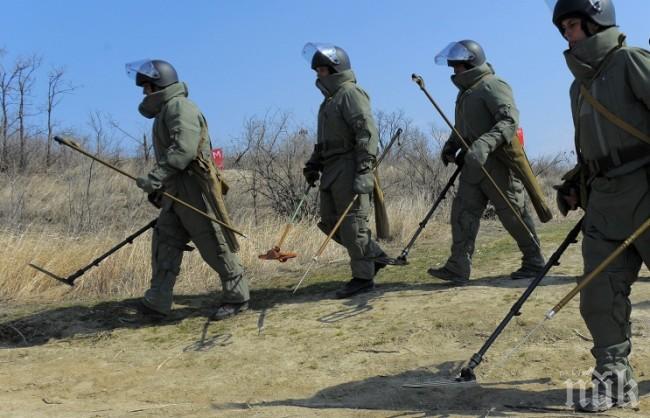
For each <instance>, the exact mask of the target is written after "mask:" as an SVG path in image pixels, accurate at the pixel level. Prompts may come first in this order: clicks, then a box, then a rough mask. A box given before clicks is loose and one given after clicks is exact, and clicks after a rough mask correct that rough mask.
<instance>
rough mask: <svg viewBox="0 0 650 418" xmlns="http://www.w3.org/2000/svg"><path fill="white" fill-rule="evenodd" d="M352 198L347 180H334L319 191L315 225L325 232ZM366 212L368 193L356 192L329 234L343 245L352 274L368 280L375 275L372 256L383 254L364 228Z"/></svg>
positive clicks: (368, 210) (332, 225) (329, 229)
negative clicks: (318, 215) (317, 215)
mask: <svg viewBox="0 0 650 418" xmlns="http://www.w3.org/2000/svg"><path fill="white" fill-rule="evenodd" d="M353 198H354V193H353V192H352V185H351V182H349V184H346V182H343V181H336V182H335V183H334V184H332V185H331V187H330V189H329V190H326V191H322V192H321V222H319V225H318V226H319V228H320V229H321V230H322V231H323V232H325V233H326V234H329V233H330V232H331V231H332V228H333V227H334V225H335V224H336V222H337V220H338V219H339V217H340V216H341V214H342V213H343V211H344V210H345V208H346V207H347V206H348V205H349V203H350V202H351V201H352V199H353ZM369 213H370V195H367V194H363V195H359V197H358V198H357V200H356V202H355V203H354V205H353V206H352V209H351V210H350V211H349V212H348V214H347V215H346V216H345V219H344V220H343V222H342V223H341V225H340V227H339V229H338V231H337V232H336V233H335V234H334V236H333V237H332V238H333V239H334V240H335V241H336V242H337V243H339V244H340V245H342V246H344V247H345V248H346V250H347V252H348V255H349V256H350V268H351V270H352V277H355V278H357V279H363V280H372V278H373V277H374V275H375V264H374V261H373V259H374V258H376V257H379V256H381V255H382V254H384V251H383V250H382V249H381V247H380V246H379V244H377V242H376V241H374V240H373V239H372V236H371V232H370V228H368V216H369Z"/></svg>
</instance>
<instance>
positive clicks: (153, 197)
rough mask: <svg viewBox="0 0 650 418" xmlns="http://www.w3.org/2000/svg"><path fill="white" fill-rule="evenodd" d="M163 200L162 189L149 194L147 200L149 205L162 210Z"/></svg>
mask: <svg viewBox="0 0 650 418" xmlns="http://www.w3.org/2000/svg"><path fill="white" fill-rule="evenodd" d="M162 198H163V191H162V189H158V190H154V191H153V192H151V193H149V194H147V200H148V201H149V203H151V204H152V205H154V207H156V208H157V209H160V208H162Z"/></svg>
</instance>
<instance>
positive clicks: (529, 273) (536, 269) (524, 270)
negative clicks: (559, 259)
mask: <svg viewBox="0 0 650 418" xmlns="http://www.w3.org/2000/svg"><path fill="white" fill-rule="evenodd" d="M543 270H544V266H543V265H541V266H532V265H528V264H524V265H522V266H521V267H519V269H518V270H515V271H513V272H512V273H510V278H511V279H512V280H523V279H534V278H535V277H537V275H538V274H540V273H541V272H542V271H543Z"/></svg>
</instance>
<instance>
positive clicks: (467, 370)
mask: <svg viewBox="0 0 650 418" xmlns="http://www.w3.org/2000/svg"><path fill="white" fill-rule="evenodd" d="M583 219H584V217H583V218H581V219H580V220H579V221H578V223H577V224H576V225H575V226H574V227H573V229H571V231H570V232H569V233H568V234H567V236H566V238H564V241H562V244H560V246H559V247H558V249H557V250H555V252H554V253H553V255H552V256H551V257H550V258H549V259H548V261H547V262H546V264H545V265H544V268H543V269H542V271H541V272H539V273H538V274H537V276H536V277H535V279H534V280H533V281H532V282H530V284H529V285H528V288H526V291H525V292H524V293H523V294H522V295H521V296H520V297H519V299H518V300H517V301H516V302H515V303H514V305H512V307H511V308H510V312H508V314H507V315H506V317H505V318H503V320H502V321H501V323H500V324H499V326H497V328H496V329H495V330H494V332H492V335H490V337H489V338H488V339H487V341H485V343H483V346H482V347H481V349H480V350H479V351H478V353H475V354H474V355H473V356H472V358H471V359H470V360H469V363H468V365H467V366H466V367H464V368H462V369H461V372H460V376H459V377H458V378H457V379H458V380H460V381H467V380H474V379H476V376H475V374H474V369H475V368H476V367H477V366H478V365H479V364H481V362H482V361H483V356H485V353H487V351H488V350H489V349H490V347H491V346H492V344H493V343H494V341H496V339H497V337H499V335H501V333H502V332H503V330H504V329H505V327H506V326H507V325H508V323H509V322H510V321H511V320H512V318H513V317H515V316H519V315H520V314H521V308H522V306H523V305H524V303H526V301H527V300H528V298H529V297H530V295H531V294H532V293H533V291H534V290H535V289H536V288H537V286H538V285H539V283H540V282H541V281H542V279H543V278H544V277H545V276H546V274H547V273H548V272H549V270H551V268H552V267H554V266H558V265H560V257H561V256H562V254H564V252H565V251H566V249H567V248H568V247H569V245H571V244H574V243H576V242H578V240H577V238H578V235H579V234H580V228H581V227H582V221H583Z"/></svg>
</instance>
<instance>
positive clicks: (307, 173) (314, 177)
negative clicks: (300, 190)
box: [302, 164, 321, 187]
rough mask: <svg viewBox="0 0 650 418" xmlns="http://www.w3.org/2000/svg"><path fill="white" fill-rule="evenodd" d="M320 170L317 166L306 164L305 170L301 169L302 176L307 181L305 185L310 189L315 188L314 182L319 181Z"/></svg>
mask: <svg viewBox="0 0 650 418" xmlns="http://www.w3.org/2000/svg"><path fill="white" fill-rule="evenodd" d="M320 170H321V168H320V167H319V166H316V165H313V164H307V165H305V168H303V169H302V175H303V176H304V177H305V180H307V184H309V185H310V186H311V187H315V186H316V182H317V181H318V179H320Z"/></svg>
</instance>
